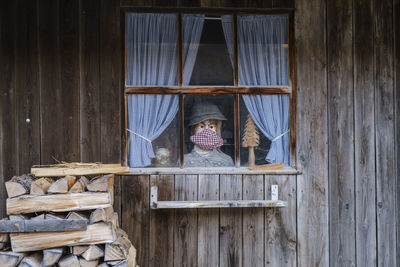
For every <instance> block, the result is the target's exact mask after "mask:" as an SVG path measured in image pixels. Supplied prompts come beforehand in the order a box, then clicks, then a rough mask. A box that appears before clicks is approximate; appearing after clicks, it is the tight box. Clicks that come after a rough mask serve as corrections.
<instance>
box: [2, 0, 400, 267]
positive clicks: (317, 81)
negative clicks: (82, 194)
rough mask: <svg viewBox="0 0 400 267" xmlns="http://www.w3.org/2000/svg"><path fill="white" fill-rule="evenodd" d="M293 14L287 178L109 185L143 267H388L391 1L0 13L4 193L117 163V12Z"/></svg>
mask: <svg viewBox="0 0 400 267" xmlns="http://www.w3.org/2000/svg"><path fill="white" fill-rule="evenodd" d="M137 6H141V7H187V8H190V7H196V8H197V7H201V8H239V9H240V8H293V7H295V15H294V18H295V21H294V29H295V34H294V36H295V62H294V63H295V65H294V66H295V69H296V75H295V76H296V77H295V78H296V88H295V89H296V90H297V91H296V93H297V105H296V109H297V126H296V127H297V131H296V136H297V144H296V145H297V151H296V156H297V166H298V167H299V168H302V170H303V173H302V175H299V176H297V177H295V176H263V175H244V176H241V175H235V176H227V175H221V176H220V175H217V174H216V175H176V176H174V175H162V176H158V175H153V176H149V175H144V176H122V177H119V178H117V179H116V185H115V192H116V196H115V205H114V208H115V210H116V211H117V212H118V213H119V214H120V219H121V225H122V228H123V229H125V230H126V231H127V232H128V234H129V236H130V238H131V240H132V241H133V243H134V245H135V246H136V247H137V249H138V262H139V264H140V266H307V267H308V266H324V267H325V266H398V265H399V264H400V253H398V251H399V249H400V245H399V244H400V212H399V211H398V210H399V206H400V183H399V174H400V164H399V163H398V161H399V158H400V149H399V147H400V131H399V129H400V115H399V112H400V0H352V1H344V0H324V1H318V0H296V1H294V0H284V1H283V0H268V1H261V0H240V1H231V0H196V1H188V0H168V1H160V0H120V1H117V0H104V1H94V0H16V1H11V0H8V1H1V3H0V62H1V75H0V204H1V205H0V216H2V217H3V216H5V198H6V194H5V189H4V182H5V181H7V180H9V179H10V178H11V177H12V176H13V175H15V174H22V173H26V172H28V171H29V167H30V166H31V165H33V164H47V163H53V162H54V158H56V159H58V160H66V161H78V160H80V161H84V162H92V161H102V162H109V163H111V162H120V161H121V159H122V157H123V152H124V151H123V150H122V147H123V143H124V140H123V138H122V136H123V133H124V131H123V125H124V123H125V122H124V120H125V118H124V112H123V91H122V90H123V82H122V75H123V69H122V62H123V51H122V50H121V41H122V40H121V39H122V37H123V36H122V35H121V7H122V8H124V7H137ZM272 183H276V184H279V186H280V190H281V191H280V196H281V197H282V199H284V200H286V201H288V203H289V207H287V208H284V209H257V208H254V209H237V210H226V209H221V210H219V209H209V210H191V209H189V210H175V211H174V210H167V211H152V210H150V208H149V190H150V187H151V185H158V186H159V190H160V199H170V200H171V199H175V200H195V199H199V200H201V199H228V198H230V199H269V198H270V191H269V190H270V185H271V184H272Z"/></svg>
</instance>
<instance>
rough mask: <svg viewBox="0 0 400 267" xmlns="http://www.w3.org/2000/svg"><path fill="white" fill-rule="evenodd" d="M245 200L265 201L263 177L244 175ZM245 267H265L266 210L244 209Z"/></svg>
mask: <svg viewBox="0 0 400 267" xmlns="http://www.w3.org/2000/svg"><path fill="white" fill-rule="evenodd" d="M243 199H254V200H256V199H259V200H262V199H264V176H263V175H243ZM243 265H244V266H254V267H257V266H260V267H263V266H264V209H256V208H247V209H243Z"/></svg>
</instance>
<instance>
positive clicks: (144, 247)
mask: <svg viewBox="0 0 400 267" xmlns="http://www.w3.org/2000/svg"><path fill="white" fill-rule="evenodd" d="M149 192H150V176H148V175H141V176H123V177H122V199H123V200H124V201H123V202H122V203H121V205H122V208H121V210H122V214H121V226H122V229H124V230H125V231H126V233H127V234H128V236H129V240H131V242H132V244H133V245H134V246H135V248H136V250H137V256H136V260H137V264H138V265H139V266H144V267H146V266H149V262H148V260H149V236H150V210H149V209H150V207H149V203H150V199H149Z"/></svg>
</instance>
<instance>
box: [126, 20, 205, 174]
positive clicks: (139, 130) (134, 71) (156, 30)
mask: <svg viewBox="0 0 400 267" xmlns="http://www.w3.org/2000/svg"><path fill="white" fill-rule="evenodd" d="M203 21H204V16H203V18H202V17H201V16H196V15H185V16H184V24H183V31H184V33H186V34H185V35H186V38H185V41H186V43H187V45H185V46H184V51H183V52H184V55H185V60H184V70H183V80H184V81H189V80H190V76H191V75H192V70H193V66H194V61H195V57H196V54H197V47H196V45H193V44H192V43H194V42H196V40H200V36H201V29H202V27H203ZM177 29H178V21H177V16H176V15H175V14H148V13H147V14H146V13H145V14H137V13H130V14H127V19H126V50H127V51H126V54H127V64H126V71H127V73H126V76H127V78H126V81H127V85H132V86H140V85H143V86H148V85H160V86H163V85H164V86H165V85H177V84H178V54H177V53H178V50H177ZM197 43H198V41H197ZM192 61H193V63H191V62H192ZM187 76H189V78H188V77H187ZM178 102H179V100H178V97H177V96H175V95H128V96H127V117H128V125H127V127H128V132H129V156H128V162H129V166H131V167H145V166H148V165H150V164H151V159H152V158H154V157H155V155H154V151H153V146H152V143H151V142H152V140H154V139H156V138H157V137H159V136H160V135H161V134H162V132H163V131H164V130H165V129H166V128H167V127H168V125H169V124H170V123H171V122H172V120H173V119H174V118H175V115H176V113H177V112H178Z"/></svg>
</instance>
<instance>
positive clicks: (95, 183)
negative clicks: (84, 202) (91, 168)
mask: <svg viewBox="0 0 400 267" xmlns="http://www.w3.org/2000/svg"><path fill="white" fill-rule="evenodd" d="M113 186H114V174H108V175H103V176H99V177H95V178H93V179H92V180H91V181H90V182H89V184H88V185H87V189H88V190H89V191H93V192H106V191H112V188H113Z"/></svg>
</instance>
